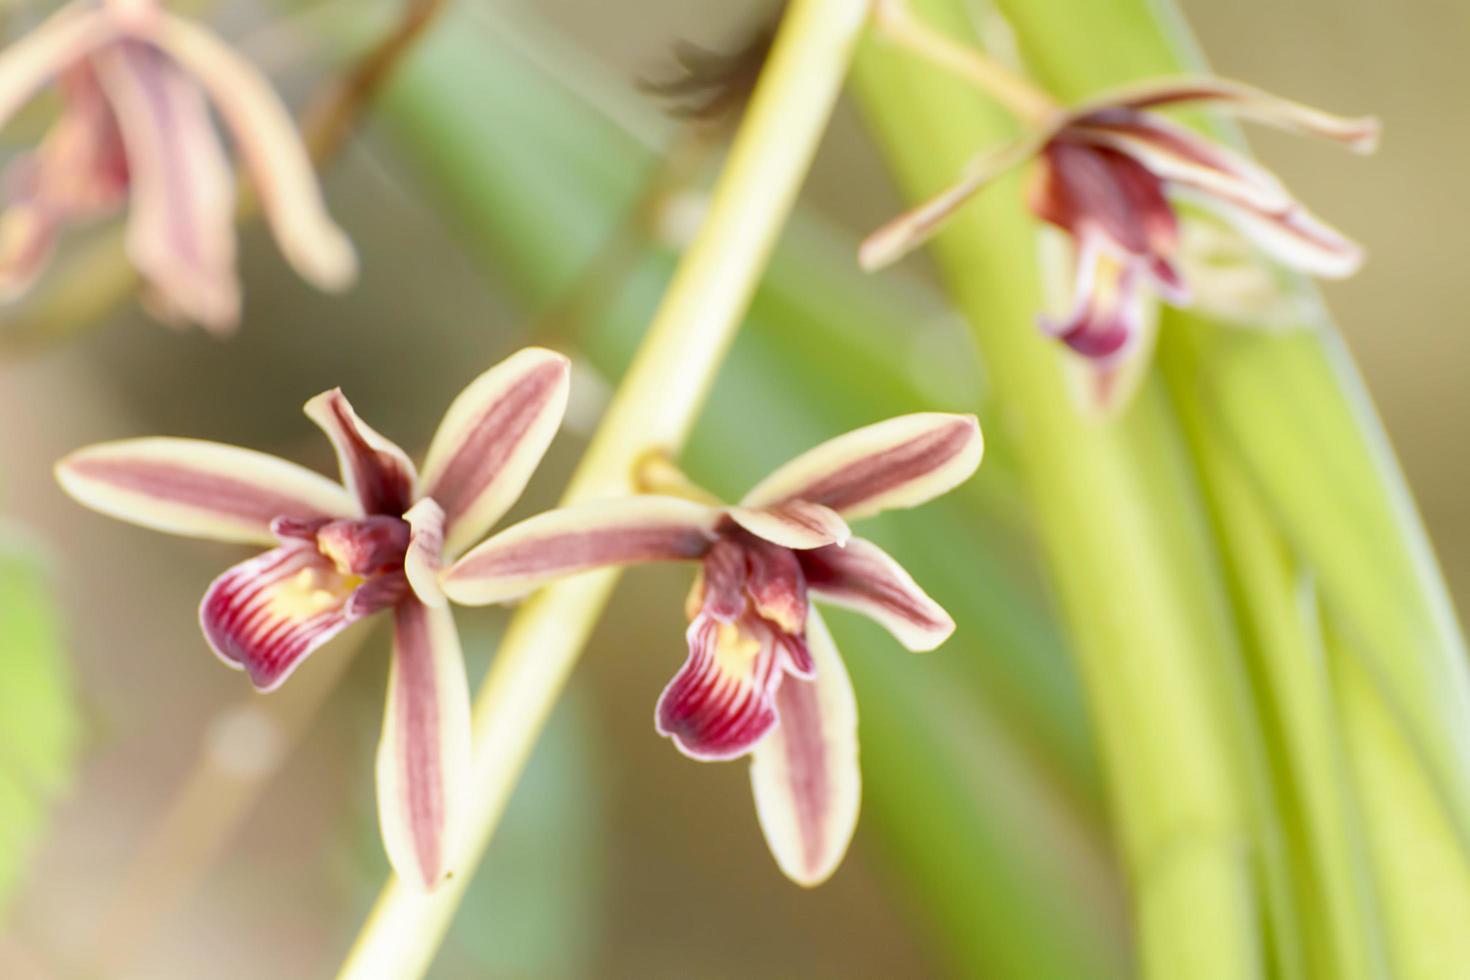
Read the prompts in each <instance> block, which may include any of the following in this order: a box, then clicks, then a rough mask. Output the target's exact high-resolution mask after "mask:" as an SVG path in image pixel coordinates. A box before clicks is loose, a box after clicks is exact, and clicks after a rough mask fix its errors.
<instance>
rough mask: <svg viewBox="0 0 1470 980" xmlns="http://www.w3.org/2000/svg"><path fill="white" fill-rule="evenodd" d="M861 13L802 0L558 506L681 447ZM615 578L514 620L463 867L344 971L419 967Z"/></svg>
mask: <svg viewBox="0 0 1470 980" xmlns="http://www.w3.org/2000/svg"><path fill="white" fill-rule="evenodd" d="M866 14H867V4H866V2H864V0H796V2H795V3H793V4H792V6H791V7H790V9H789V11H788V12H787V14H786V15H785V17H784V19H783V21H782V25H781V29H780V32H779V33H778V35H777V37H776V41H775V45H774V46H773V48H772V51H771V55H770V60H769V62H768V64H767V67H766V68H765V70H764V72H763V73H762V76H761V80H760V83H759V84H758V86H757V88H756V91H755V94H754V97H753V99H752V101H751V105H750V108H749V110H748V112H747V115H746V117H745V119H744V121H743V122H742V124H741V127H740V131H739V133H738V134H737V136H736V138H735V142H734V145H733V146H732V148H731V151H730V157H729V160H728V162H727V163H726V166H725V169H724V172H723V173H722V174H721V177H720V179H719V181H718V183H717V184H716V186H715V189H714V195H713V198H712V200H711V203H710V208H709V212H708V214H707V215H706V217H705V220H704V223H703V225H702V227H701V229H700V232H699V234H698V236H697V237H696V239H695V241H694V243H693V244H692V245H691V246H690V248H689V251H688V252H687V253H686V255H685V257H684V260H683V261H682V262H681V263H680V265H679V268H678V270H677V272H676V273H675V276H674V281H673V282H672V283H671V285H670V287H669V290H668V292H667V293H666V294H665V296H664V300H663V302H662V304H661V305H660V307H659V310H658V313H657V314H656V315H655V318H654V322H653V324H652V325H651V326H650V327H649V331H648V335H647V337H646V339H645V340H644V343H643V346H642V348H641V349H640V351H639V354H638V356H637V357H636V358H635V360H634V362H633V365H632V366H631V367H630V368H629V370H628V373H627V375H626V377H625V379H624V381H623V384H622V386H621V387H620V389H619V392H618V394H617V396H616V397H615V398H614V399H613V402H612V404H611V405H610V406H609V407H608V410H607V413H606V415H605V416H604V418H603V421H602V424H601V426H600V427H599V428H598V432H597V435H596V436H595V437H594V438H593V440H592V443H591V444H590V445H589V446H588V449H587V453H586V455H585V456H584V457H583V459H582V462H581V464H580V465H579V466H578V469H577V472H576V473H575V474H574V476H573V478H572V481H571V484H570V485H569V486H568V489H567V492H566V496H565V501H566V502H568V503H570V502H574V501H578V500H586V499H591V498H595V497H606V496H611V495H622V494H628V493H631V492H633V491H634V490H635V489H636V488H635V487H634V486H633V477H634V468H635V466H636V464H637V462H638V460H639V459H640V458H642V457H644V456H645V455H646V454H647V453H648V452H649V451H650V450H662V451H665V452H668V453H670V454H673V453H677V451H678V450H679V449H680V448H681V446H682V445H683V442H684V440H685V438H686V436H687V435H688V432H689V429H690V427H691V426H692V425H693V423H694V420H695V418H696V416H697V415H698V412H699V409H700V407H701V406H702V404H703V402H704V399H705V396H706V393H707V392H708V389H709V386H710V384H711V382H712V381H713V379H714V376H715V373H716V371H717V370H718V367H719V364H720V361H721V360H722V358H723V357H724V354H725V352H726V350H727V348H728V346H729V344H730V341H731V339H732V338H733V336H734V332H735V329H736V327H737V325H738V324H739V322H740V318H741V316H742V315H743V314H744V312H745V308H746V305H747V303H748V301H749V299H750V296H751V293H752V291H753V290H754V288H755V284H756V282H757V280H758V278H759V276H760V273H761V271H762V270H763V268H764V266H765V263H766V260H767V258H768V256H769V254H770V251H771V249H772V247H773V246H774V243H775V240H776V237H777V235H778V234H779V233H780V230H781V228H782V226H783V225H784V223H785V220H786V218H787V215H788V214H789V212H790V209H791V206H792V204H793V202H794V201H795V198H796V193H797V190H798V189H799V188H800V186H801V183H802V181H803V179H804V178H805V176H806V172H807V169H808V167H809V165H810V162H811V158H812V156H813V154H814V153H815V150H816V146H817V142H818V140H819V139H820V137H821V134H822V132H823V131H824V130H825V128H826V122H827V118H828V116H829V115H830V113H831V110H832V106H833V104H834V103H835V101H836V98H837V93H838V91H839V90H840V88H841V85H842V79H843V77H844V76H845V75H846V72H847V66H848V61H849V59H850V56H851V52H852V49H853V47H854V45H855V44H856V41H857V39H858V36H859V35H860V33H861V31H862V28H863V25H864V22H865V19H866ZM616 580H617V575H616V573H614V572H606V573H599V574H595V575H586V576H580V577H577V578H574V579H571V580H568V581H566V582H563V583H561V584H559V585H556V586H553V587H551V588H548V589H545V590H543V591H542V592H540V593H538V594H537V595H536V596H535V597H534V598H532V599H531V600H530V601H529V602H527V603H526V604H525V605H524V606H523V607H522V608H521V610H520V611H519V612H518V613H517V614H516V616H515V617H514V618H513V619H512V621H511V624H510V627H509V629H508V630H507V632H506V635H505V637H504V639H503V641H502V643H501V646H500V650H499V653H498V654H497V656H496V658H495V661H494V664H493V665H492V667H491V671H490V674H489V676H488V677H487V678H486V680H485V683H484V685H483V687H482V688H481V691H480V694H479V696H478V698H477V699H476V702H475V732H474V739H475V746H474V769H475V771H474V773H473V776H472V777H471V779H470V781H469V786H470V799H469V800H468V801H467V803H466V805H465V829H464V831H463V833H462V834H461V835H460V838H461V839H459V840H457V841H454V842H452V843H451V847H452V848H453V849H454V853H455V855H456V858H457V860H455V861H454V864H455V865H456V867H457V868H458V869H459V871H458V874H457V875H456V876H455V878H454V879H453V880H451V881H449V882H447V883H446V884H444V885H442V886H441V887H440V888H439V889H438V890H436V891H435V892H434V893H433V894H431V895H422V894H419V893H417V892H415V891H414V890H413V889H411V888H405V887H403V886H402V885H400V883H398V882H397V881H396V880H395V881H391V882H390V883H389V884H388V886H387V887H386V888H385V889H384V892H383V894H382V896H381V897H380V899H379V901H378V904H377V907H376V908H375V909H374V911H373V914H372V917H371V918H370V919H369V921H368V923H367V924H366V926H365V927H364V929H363V932H362V933H361V934H360V935H359V937H358V941H357V944H356V945H355V946H354V947H353V950H352V952H351V953H350V954H349V956H348V958H347V961H346V963H345V964H344V965H343V968H342V973H341V976H343V977H356V978H363V977H393V978H402V977H411V976H420V975H422V974H423V973H424V971H425V970H427V968H428V965H429V963H430V961H431V960H432V958H433V955H434V951H435V950H436V949H437V948H438V945H439V942H440V940H441V939H442V937H443V935H444V932H445V930H446V929H447V928H448V926H449V922H450V920H451V919H452V917H453V914H454V910H455V909H456V908H457V907H458V904H459V900H460V898H461V897H462V895H463V894H464V889H465V887H466V885H467V884H468V882H469V879H470V878H471V876H472V874H473V871H474V867H475V865H476V864H477V863H478V860H479V858H480V856H481V855H482V854H483V853H484V850H485V848H486V846H487V845H488V844H489V841H490V838H491V836H492V835H493V833H494V831H495V827H496V825H497V823H498V821H499V818H500V815H501V813H502V812H503V811H504V807H505V803H506V801H507V799H508V798H509V796H510V793H511V790H512V789H513V788H514V786H515V783H516V780H517V778H518V777H519V775H520V772H521V770H522V768H523V767H524V764H525V761H526V757H527V755H528V754H529V752H530V749H531V747H532V746H533V745H534V744H535V741H536V737H537V735H538V734H539V732H540V730H541V728H542V726H543V724H544V723H545V720H546V717H547V715H548V713H549V712H550V709H551V707H552V705H553V704H554V703H555V700H556V698H557V696H558V695H559V693H560V692H561V689H562V687H563V685H564V683H565V681H566V679H567V677H568V675H569V674H570V672H571V669H572V667H573V665H574V664H575V663H576V660H577V657H578V655H579V654H580V653H581V650H582V647H583V645H584V644H585V642H586V640H587V637H588V635H589V634H590V633H591V631H592V627H593V626H594V625H595V623H596V621H597V618H598V617H599V615H600V614H601V611H602V609H603V607H604V605H605V604H606V602H607V599H608V597H609V595H610V594H611V591H612V587H613V585H614V584H615V582H616Z"/></svg>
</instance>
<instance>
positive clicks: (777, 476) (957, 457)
mask: <svg viewBox="0 0 1470 980" xmlns="http://www.w3.org/2000/svg"><path fill="white" fill-rule="evenodd" d="M982 448H983V442H982V440H981V437H980V424H979V423H978V422H977V421H976V419H975V417H974V416H973V415H949V414H943V413H939V412H924V413H920V414H916V415H903V416H899V417H898V418H894V419H889V420H887V421H886V422H879V423H877V424H875V425H869V426H865V427H864V428H861V429H857V430H856V431H853V432H849V433H847V434H846V435H841V436H838V437H837V438H836V439H832V440H830V441H828V442H824V443H822V444H821V445H820V446H817V447H816V448H815V449H812V450H809V451H808V452H806V453H803V454H802V455H801V456H798V457H797V458H796V459H794V460H792V461H791V462H789V463H787V464H786V465H785V466H783V467H781V468H780V469H778V470H777V471H776V472H775V473H772V474H771V475H770V476H768V477H766V479H764V480H762V481H761V483H760V484H759V485H758V486H757V487H756V488H755V489H754V490H752V491H751V492H750V493H749V494H747V495H746V497H745V500H743V501H742V502H741V504H742V506H744V507H769V506H771V505H772V504H780V503H785V502H787V501H790V500H805V501H807V502H808V503H814V504H821V505H822V506H824V507H830V508H831V509H832V510H834V511H836V512H837V513H838V514H840V515H842V516H843V517H844V518H846V519H848V520H852V519H855V518H859V517H866V516H868V515H870V514H876V513H878V512H879V511H881V510H887V509H889V508H894V507H913V506H916V505H918V504H922V503H924V502H925V501H927V500H932V499H933V498H935V497H937V496H939V495H940V494H942V493H946V492H948V491H949V490H951V489H953V488H954V487H955V486H957V485H958V484H960V483H962V482H964V481H965V480H966V479H968V478H969V476H970V474H972V473H974V472H975V468H976V467H977V466H979V465H980V454H981V452H982Z"/></svg>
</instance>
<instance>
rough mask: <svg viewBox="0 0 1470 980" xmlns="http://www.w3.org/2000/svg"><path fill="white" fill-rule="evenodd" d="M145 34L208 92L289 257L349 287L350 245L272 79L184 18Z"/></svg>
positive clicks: (336, 285) (317, 276) (309, 274)
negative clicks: (325, 200)
mask: <svg viewBox="0 0 1470 980" xmlns="http://www.w3.org/2000/svg"><path fill="white" fill-rule="evenodd" d="M148 36H149V38H150V39H151V40H153V41H154V42H155V43H157V44H158V45H159V46H160V47H161V48H163V49H164V50H165V51H166V52H168V54H169V55H170V56H171V57H173V58H175V59H177V61H178V62H179V64H180V65H182V66H183V67H184V68H185V69H187V70H188V71H189V73H190V74H192V75H193V76H194V77H195V78H197V79H198V80H199V82H200V84H202V85H203V86H204V88H205V89H206V90H207V91H208V92H209V96H210V98H211V99H212V100H213V101H214V104H215V106H216V107H218V109H219V111H220V114H221V116H223V118H224V120H225V123H226V125H227V126H228V127H229V129H230V132H231V134H232V135H233V136H234V139H235V142H236V145H237V146H238V147H239V151H240V154H241V156H243V157H244V159H245V164H246V168H247V170H248V171H249V173H250V179H251V181H252V183H253V184H254V185H255V189H256V192H257V193H258V194H259V195H260V201H261V204H262V206H263V207H264V209H265V215H266V220H267V221H268V222H269V223H270V226H271V231H272V232H273V233H274V234H275V237H276V241H277V242H278V243H279V244H280V247H281V251H282V252H283V253H284V254H285V256H286V259H287V260H288V261H289V262H290V263H291V265H292V266H293V267H295V269H296V271H297V272H298V273H300V274H301V275H302V276H303V277H305V278H306V279H308V280H309V281H311V282H312V283H313V284H314V285H316V286H318V287H319V288H321V289H328V290H338V289H343V288H345V287H346V286H348V285H349V284H350V283H351V282H352V280H353V278H354V277H355V276H356V274H357V257H356V255H355V254H354V252H353V250H352V243H351V242H349V241H348V240H347V236H346V235H344V234H343V233H342V231H341V229H340V228H338V227H337V225H336V224H334V223H333V221H332V219H331V218H330V217H329V216H328V215H327V212H326V207H325V205H324V204H323V202H322V196H321V190H320V189H319V188H318V186H317V182H316V175H315V173H314V172H313V170H312V165H311V159H310V157H309V156H308V155H307V152H306V148H305V147H304V146H303V145H302V144H301V140H300V138H299V137H298V136H297V134H296V128H295V126H294V125H293V123H292V121H291V115H290V113H289V112H287V110H286V107H285V106H284V105H282V104H281V101H280V99H279V98H277V96H276V94H275V92H274V91H272V90H271V86H270V82H269V81H267V80H266V78H265V76H263V75H262V74H261V73H260V72H259V71H257V70H256V69H255V68H254V67H253V66H252V65H251V64H250V63H249V62H247V61H245V60H244V59H243V58H241V57H240V56H239V55H238V54H236V53H235V52H234V51H233V50H231V49H230V47H229V46H228V45H226V44H224V43H223V42H222V41H220V40H219V38H217V37H215V36H214V35H213V34H211V33H210V32H209V31H207V30H205V29H204V28H202V27H199V26H198V25H195V24H192V23H190V22H189V21H187V20H184V19H182V18H178V17H173V16H170V15H168V14H161V15H160V17H159V18H158V22H157V24H156V26H155V27H154V28H153V29H152V30H150V31H149V34H148Z"/></svg>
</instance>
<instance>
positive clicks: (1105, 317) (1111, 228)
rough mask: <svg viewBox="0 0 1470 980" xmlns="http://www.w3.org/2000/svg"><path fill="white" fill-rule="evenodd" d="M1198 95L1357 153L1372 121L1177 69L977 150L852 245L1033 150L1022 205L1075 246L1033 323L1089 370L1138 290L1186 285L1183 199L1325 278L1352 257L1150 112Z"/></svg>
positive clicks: (1132, 345) (881, 245)
mask: <svg viewBox="0 0 1470 980" xmlns="http://www.w3.org/2000/svg"><path fill="white" fill-rule="evenodd" d="M1188 104H1204V105H1208V106H1211V107H1214V108H1218V109H1221V110H1224V111H1226V112H1229V113H1232V114H1234V115H1236V116H1240V117H1242V118H1246V119H1253V120H1255V121H1257V122H1262V123H1266V124H1268V125H1273V126H1276V127H1279V128H1281V129H1287V130H1292V131H1296V132H1303V133H1310V134H1313V135H1317V136H1322V137H1326V138H1328V139H1332V140H1336V141H1338V142H1341V143H1345V144H1346V145H1348V146H1349V147H1351V148H1352V149H1354V150H1356V151H1358V152H1362V153H1367V152H1371V151H1372V150H1373V148H1374V147H1375V146H1376V143H1377V137H1378V124H1377V122H1376V121H1375V120H1373V119H1346V118H1342V117H1338V116H1333V115H1329V114H1327V113H1324V112H1320V111H1318V110H1316V109H1312V108H1309V107H1307V106H1303V105H1300V104H1298V103H1295V102H1289V101H1287V100H1285V99H1280V98H1277V97H1276V96H1273V95H1270V94H1267V93H1265V92H1262V91H1260V90H1258V89H1254V88H1250V87H1248V86H1245V85H1241V84H1238V83H1235V82H1229V81H1224V80H1221V79H1215V78H1185V79H1170V80H1163V81H1156V82H1149V83H1144V84H1140V85H1134V86H1129V87H1126V88H1122V89H1119V90H1117V91H1114V92H1109V93H1106V94H1104V95H1102V96H1100V97H1098V98H1097V99H1095V100H1093V101H1090V102H1088V103H1086V104H1085V105H1082V106H1080V107H1077V108H1074V109H1069V110H1057V111H1055V112H1053V113H1051V114H1050V115H1049V116H1048V117H1047V118H1046V119H1045V121H1044V122H1043V123H1042V124H1041V125H1039V126H1038V127H1037V128H1036V130H1035V131H1034V132H1032V133H1031V134H1029V135H1027V136H1025V137H1024V138H1022V139H1021V140H1019V141H1018V142H1016V143H1014V144H1012V145H1009V146H1006V147H1003V148H1001V149H1000V150H998V151H992V152H989V153H986V154H984V155H983V156H981V157H980V158H979V159H978V160H977V161H976V162H975V163H973V164H972V165H971V167H970V168H969V171H968V172H967V173H966V174H965V176H964V177H963V178H962V179H961V180H960V181H959V182H958V183H956V184H955V185H954V186H952V187H950V188H948V189H947V190H945V191H943V192H942V193H940V194H938V195H937V196H935V197H933V198H931V199H930V200H929V201H927V202H925V203H923V204H921V205H919V206H918V207H916V208H913V209H912V210H910V211H908V212H906V213H905V214H903V215H900V216H899V217H898V218H896V219H894V220H893V221H891V222H889V223H888V224H887V225H885V226H883V227H882V228H880V229H878V230H877V231H876V232H874V233H873V234H872V235H870V236H869V237H868V238H867V240H866V241H864V242H863V245H862V249H861V252H860V261H861V262H862V265H863V267H864V268H866V269H869V270H872V269H877V268H881V267H882V266H885V265H887V264H889V263H891V262H894V261H896V260H897V259H898V258H900V257H901V256H903V255H904V254H906V253H907V252H909V251H910V250H912V249H913V248H916V247H917V246H918V245H920V244H922V243H923V242H924V241H926V240H927V239H928V238H929V237H930V236H931V235H933V234H934V232H935V231H936V230H937V229H938V228H939V226H940V225H941V224H942V223H943V222H944V221H945V219H947V218H948V217H949V216H950V215H952V214H953V213H954V212H955V211H956V210H957V209H958V208H959V207H960V205H962V204H963V203H964V202H965V201H966V200H968V199H969V198H970V196H971V195H973V194H975V193H976V192H977V191H979V190H980V189H981V188H982V187H984V186H985V185H986V184H987V183H989V182H990V181H991V180H993V179H995V178H996V177H998V176H1000V175H1001V174H1003V173H1005V172H1006V171H1008V170H1010V169H1011V168H1013V167H1015V166H1017V165H1019V164H1021V163H1023V162H1024V161H1026V160H1028V159H1031V158H1033V157H1034V158H1035V159H1036V161H1037V164H1038V166H1037V169H1036V173H1035V175H1034V180H1033V182H1032V184H1031V192H1030V200H1029V204H1030V207H1031V210H1032V211H1033V212H1034V213H1035V214H1036V215H1037V216H1038V217H1039V218H1041V219H1042V220H1043V221H1046V222H1048V223H1050V224H1052V225H1055V226H1056V227H1058V228H1060V229H1061V230H1062V231H1063V232H1065V233H1066V234H1067V235H1068V236H1069V237H1070V238H1071V240H1072V242H1073V244H1074V247H1075V257H1076V278H1075V283H1074V286H1073V304H1072V310H1071V312H1070V314H1068V315H1067V316H1065V317H1063V318H1060V319H1055V320H1053V319H1050V318H1043V319H1042V326H1043V328H1044V329H1045V330H1046V331H1047V332H1048V333H1050V334H1052V335H1054V336H1056V337H1057V338H1059V339H1060V340H1062V341H1063V342H1064V343H1066V344H1067V345H1068V346H1069V347H1071V348H1072V349H1073V350H1074V351H1076V352H1077V353H1079V354H1081V355H1082V356H1083V357H1085V358H1087V359H1088V360H1089V361H1091V362H1092V363H1093V364H1094V365H1095V366H1096V367H1097V368H1098V369H1099V370H1100V371H1103V372H1106V371H1109V370H1111V369H1113V368H1115V367H1116V366H1117V365H1118V364H1119V363H1120V362H1121V361H1123V360H1124V359H1126V358H1127V357H1128V356H1129V354H1130V353H1132V352H1134V351H1136V350H1137V349H1138V346H1139V341H1140V335H1141V333H1142V326H1143V322H1144V303H1143V300H1144V298H1145V296H1146V288H1145V287H1152V289H1153V291H1155V292H1156V293H1157V294H1158V295H1159V296H1161V297H1162V298H1163V299H1165V300H1167V301H1168V302H1171V303H1174V304H1176V305H1187V304H1188V303H1189V302H1190V291H1189V288H1188V285H1187V284H1186V283H1185V282H1184V279H1183V277H1182V276H1181V274H1180V270H1179V267H1178V265H1177V263H1176V259H1177V253H1178V249H1179V217H1178V214H1177V213H1176V211H1175V207H1174V202H1175V201H1186V202H1189V203H1192V204H1196V205H1198V206H1199V207H1201V208H1203V209H1205V210H1208V211H1210V212H1213V213H1215V214H1217V215H1218V216H1220V217H1221V218H1223V219H1224V220H1225V221H1227V222H1229V223H1230V224H1231V225H1233V226H1234V227H1235V228H1236V229H1238V230H1239V231H1240V233H1241V234H1243V235H1244V236H1246V237H1247V238H1248V239H1250V240H1251V241H1252V242H1254V243H1255V244H1256V246H1257V247H1259V248H1260V249H1262V250H1263V251H1265V252H1266V253H1268V254H1269V255H1270V256H1272V257H1273V258H1275V259H1276V260H1278V261H1280V262H1281V263H1283V264H1285V265H1287V266H1290V267H1292V268H1295V269H1299V270H1301V271H1303V272H1307V273H1311V274H1313V275H1318V276H1324V277H1329V278H1339V277H1344V276H1348V275H1351V274H1352V273H1353V272H1354V271H1356V270H1357V268H1358V266H1359V264H1360V263H1361V261H1362V252H1361V250H1360V249H1359V248H1358V246H1357V245H1355V244H1354V243H1353V242H1351V241H1349V240H1348V239H1347V238H1345V237H1343V236H1342V235H1341V234H1340V233H1338V232H1337V231H1335V230H1333V229H1332V228H1330V227H1328V226H1327V225H1325V224H1323V223H1322V222H1321V221H1319V220H1318V219H1316V218H1315V217H1313V216H1312V215H1311V214H1309V213H1308V212H1307V211H1306V209H1305V208H1303V207H1302V205H1301V204H1299V203H1298V202H1297V201H1296V200H1295V199H1294V198H1293V197H1292V196H1291V195H1290V194H1289V193H1288V192H1287V190H1286V188H1285V187H1283V186H1282V184H1281V182H1280V181H1279V180H1277V179H1276V177H1275V176H1274V175H1272V174H1271V173H1270V172H1268V171H1266V170H1265V169H1263V168H1261V167H1260V166H1258V165H1256V164H1255V163H1253V162H1251V161H1250V160H1248V159H1246V158H1245V157H1244V156H1242V155H1241V154H1239V153H1236V152H1234V151H1232V150H1229V149H1227V148H1225V147H1223V146H1221V145H1219V144H1218V143H1215V142H1213V141H1211V140H1208V139H1206V138H1205V137H1203V136H1201V135H1200V134H1198V133H1196V132H1194V131H1193V130H1190V129H1188V128H1186V127H1184V126H1181V125H1179V124H1177V123H1174V122H1172V121H1170V120H1168V119H1166V118H1164V117H1163V116H1161V115H1159V114H1158V113H1156V112H1154V111H1152V110H1155V109H1162V108H1172V107H1178V106H1183V105H1188Z"/></svg>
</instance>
